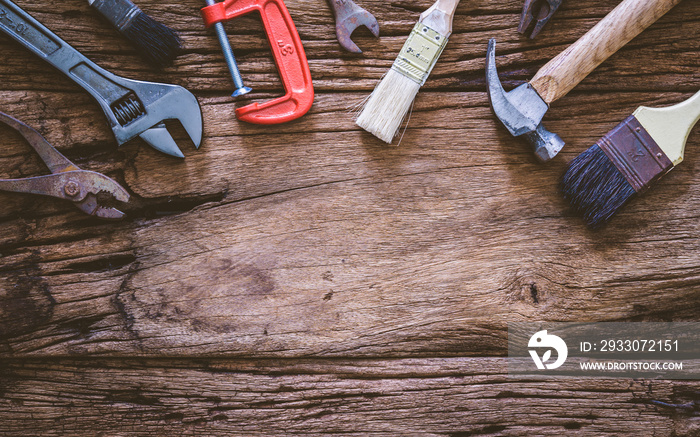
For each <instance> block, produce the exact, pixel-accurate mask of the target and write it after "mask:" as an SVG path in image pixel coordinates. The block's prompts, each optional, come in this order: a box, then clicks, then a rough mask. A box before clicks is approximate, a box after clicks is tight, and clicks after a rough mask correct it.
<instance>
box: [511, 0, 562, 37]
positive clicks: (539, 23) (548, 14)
mask: <svg viewBox="0 0 700 437" xmlns="http://www.w3.org/2000/svg"><path fill="white" fill-rule="evenodd" d="M562 1H563V0H525V4H524V5H523V13H522V15H521V16H520V25H519V26H518V32H520V33H522V34H526V33H527V31H528V30H529V29H530V28H531V27H532V32H531V33H530V39H534V38H535V37H536V36H537V34H538V33H540V31H541V30H542V28H543V27H544V26H545V25H546V24H547V23H548V22H549V20H550V19H551V18H552V16H554V13H555V12H556V11H557V9H559V6H561V3H562ZM533 22H534V25H533Z"/></svg>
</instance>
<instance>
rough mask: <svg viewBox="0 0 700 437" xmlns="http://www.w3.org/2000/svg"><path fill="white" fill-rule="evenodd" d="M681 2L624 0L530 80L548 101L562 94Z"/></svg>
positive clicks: (670, 0) (668, 0) (671, 0)
mask: <svg viewBox="0 0 700 437" xmlns="http://www.w3.org/2000/svg"><path fill="white" fill-rule="evenodd" d="M680 2H681V0H624V1H623V2H622V3H620V4H619V5H618V6H617V7H616V8H615V9H613V10H612V12H610V13H609V14H608V15H607V16H606V17H605V18H603V19H602V20H601V21H600V22H599V23H598V24H596V25H595V27H593V28H592V29H591V30H590V31H588V33H586V34H585V35H584V36H582V37H581V38H580V39H579V40H578V41H576V42H575V43H573V44H572V45H570V46H569V47H568V48H567V49H566V50H564V51H563V52H561V53H560V54H559V55H557V57H555V58H554V59H552V60H551V61H549V62H548V63H547V64H546V65H545V66H544V67H542V68H541V69H540V71H538V72H537V74H536V75H535V77H533V78H532V80H531V81H530V84H531V85H532V87H533V88H535V90H536V91H537V92H538V93H539V95H540V97H542V98H543V99H544V101H545V102H547V103H548V104H549V103H552V102H554V101H555V100H558V99H559V98H561V97H564V96H565V95H566V94H567V93H568V92H569V91H571V90H572V89H573V88H574V87H575V86H576V85H578V84H579V82H581V81H582V80H583V79H584V78H585V77H586V76H588V74H589V73H590V72H591V71H593V70H594V69H595V68H596V67H597V66H598V65H600V64H601V63H602V62H603V61H605V60H606V59H607V58H608V57H610V56H611V55H612V54H613V53H615V52H616V51H618V50H619V49H620V48H621V47H622V46H624V45H625V44H627V43H628V42H629V41H631V40H632V39H633V38H634V37H635V36H637V35H639V34H640V33H641V32H642V31H643V30H644V29H646V28H647V27H649V26H650V25H651V24H652V23H653V22H655V21H656V20H658V19H659V18H660V17H661V16H662V15H664V14H665V13H666V12H668V11H669V10H671V8H673V7H674V6H675V5H677V4H678V3H680Z"/></svg>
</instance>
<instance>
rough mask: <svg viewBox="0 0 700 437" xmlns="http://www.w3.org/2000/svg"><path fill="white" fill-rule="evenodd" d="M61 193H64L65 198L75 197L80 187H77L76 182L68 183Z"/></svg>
mask: <svg viewBox="0 0 700 437" xmlns="http://www.w3.org/2000/svg"><path fill="white" fill-rule="evenodd" d="M63 191H64V192H65V193H66V196H70V197H75V196H77V195H78V194H80V185H78V183H77V182H74V181H69V182H68V183H67V184H66V186H65V187H63Z"/></svg>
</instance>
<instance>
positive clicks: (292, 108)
mask: <svg viewBox="0 0 700 437" xmlns="http://www.w3.org/2000/svg"><path fill="white" fill-rule="evenodd" d="M253 11H258V12H260V16H261V18H262V22H263V26H265V31H266V32H267V37H268V40H269V42H270V48H271V49H272V54H273V55H274V58H275V63H276V64H277V69H278V70H279V74H280V78H281V79H282V83H283V84H284V89H285V90H286V94H285V95H284V96H282V97H278V98H276V99H273V100H269V101H267V102H263V103H253V104H250V105H248V106H244V107H242V108H238V109H236V117H238V119H239V120H241V121H246V122H248V123H256V124H277V123H284V122H287V121H291V120H295V119H297V118H299V117H301V116H302V115H304V114H306V113H307V112H308V111H309V109H311V105H312V104H313V101H314V88H313V84H312V83H311V71H310V70H309V62H308V61H307V60H306V53H305V52H304V47H303V46H302V45H301V39H300V38H299V32H297V28H296V26H294V22H293V21H292V17H291V15H289V11H288V10H287V6H285V4H284V2H283V1H282V0H225V1H223V2H221V3H216V4H214V5H211V6H207V7H205V8H203V9H202V17H203V18H204V24H205V25H206V26H207V27H210V26H212V25H214V24H216V23H219V22H222V21H227V20H230V19H232V18H235V17H239V16H241V15H244V14H247V13H249V12H253Z"/></svg>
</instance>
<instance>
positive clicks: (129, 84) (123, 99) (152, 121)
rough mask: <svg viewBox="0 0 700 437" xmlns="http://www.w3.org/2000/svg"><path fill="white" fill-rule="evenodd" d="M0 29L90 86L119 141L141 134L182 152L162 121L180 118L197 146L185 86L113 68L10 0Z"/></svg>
mask: <svg viewBox="0 0 700 437" xmlns="http://www.w3.org/2000/svg"><path fill="white" fill-rule="evenodd" d="M0 30H2V31H3V32H5V33H6V34H7V35H9V36H10V37H12V38H13V39H15V40H16V41H17V42H19V43H20V44H22V45H23V46H25V47H27V48H28V49H29V50H31V51H32V52H34V54H36V55H37V56H39V57H40V58H42V59H44V60H45V61H46V62H48V63H49V64H51V65H53V66H54V67H56V68H57V69H58V70H60V71H61V72H63V73H64V74H65V75H66V76H68V77H69V78H70V79H71V80H73V81H74V82H75V83H77V84H78V85H80V86H81V87H83V88H84V89H85V90H86V91H87V92H89V93H90V94H91V95H92V96H93V97H94V98H95V99H96V100H97V102H98V103H99V104H100V106H101V107H102V110H103V111H104V113H105V115H106V116H107V120H108V122H109V125H110V127H111V128H112V131H113V132H114V136H115V138H116V140H117V143H118V144H119V145H122V144H124V143H126V142H127V141H129V140H131V139H133V138H135V137H137V136H138V137H141V138H142V139H143V140H144V141H146V142H147V143H148V144H149V145H151V146H152V147H153V148H155V149H157V150H159V151H161V152H163V153H167V154H168V155H172V156H177V157H180V158H184V157H185V156H184V155H183V154H182V152H181V151H180V149H179V148H178V146H177V144H176V143H175V140H174V139H173V137H172V136H171V135H170V133H169V132H168V130H167V128H166V126H165V123H164V121H165V120H178V121H179V122H180V123H181V124H182V126H183V127H184V128H185V131H187V134H188V135H189V136H190V138H191V139H192V142H193V143H194V145H195V147H199V144H200V143H201V140H202V112H201V109H200V107H199V103H198V102H197V99H196V98H195V96H194V95H192V93H190V92H189V91H187V90H186V89H184V88H182V87H180V86H177V85H166V84H160V83H152V82H143V81H137V80H131V79H125V78H123V77H120V76H117V75H115V74H112V73H110V72H109V71H107V70H105V69H103V68H101V67H99V66H97V65H96V64H95V63H94V62H92V61H91V60H89V59H88V58H87V57H85V56H84V55H82V54H81V53H80V52H78V51H77V50H75V49H74V48H73V47H71V46H70V45H68V43H66V42H65V41H63V40H62V39H60V38H59V37H58V36H56V35H55V34H54V33H53V32H51V31H50V30H49V29H48V28H46V27H45V26H44V25H42V24H41V23H39V22H38V21H37V20H35V19H34V18H33V17H31V16H30V15H29V14H28V13H26V12H25V11H23V10H22V9H21V8H19V7H18V6H17V5H15V4H14V3H12V2H11V1H10V0H0Z"/></svg>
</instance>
